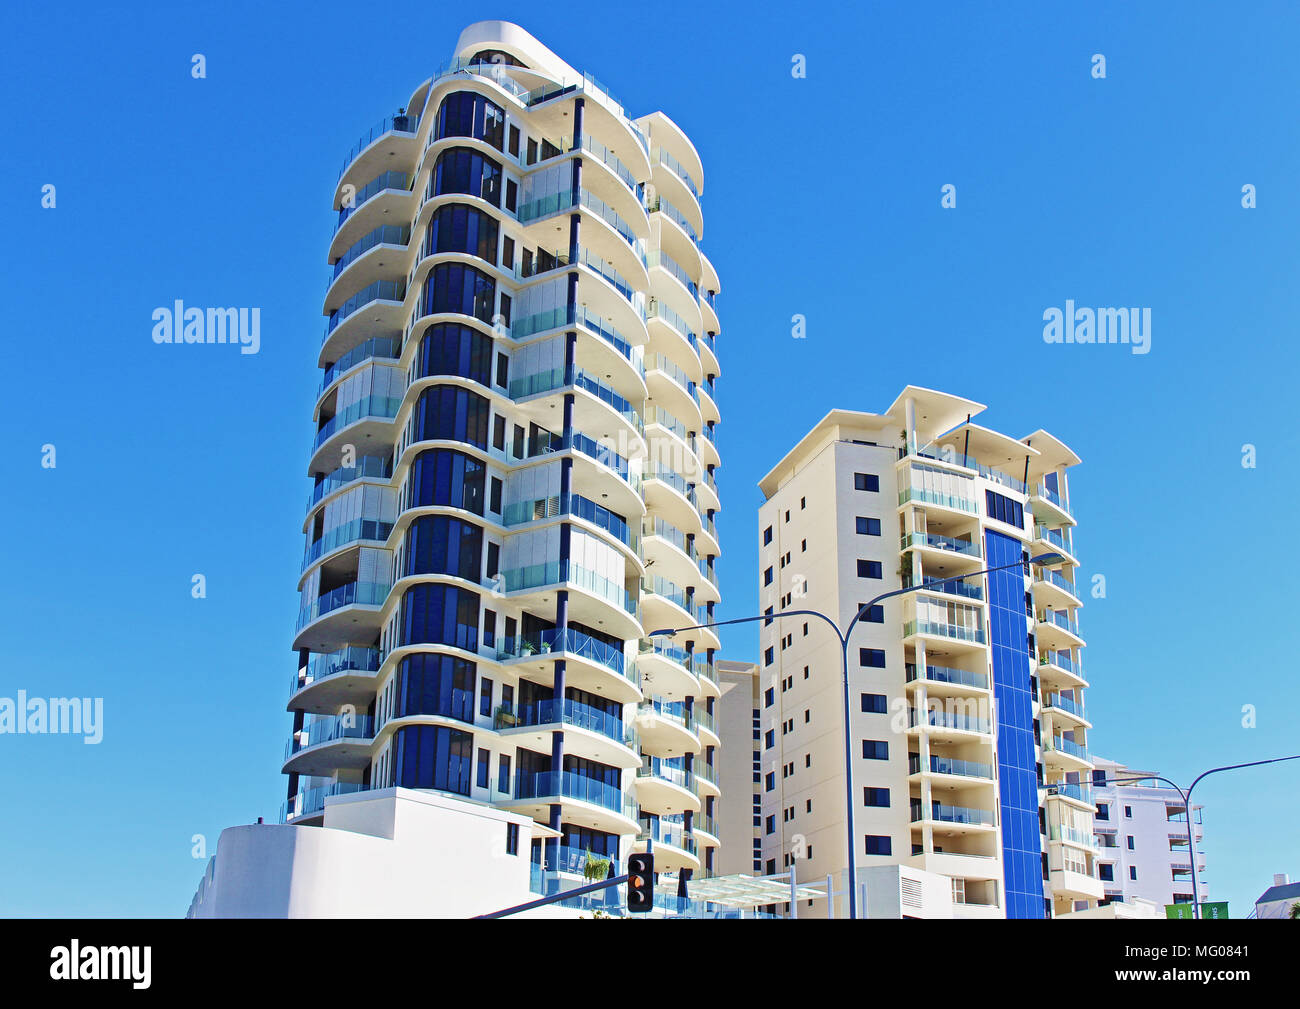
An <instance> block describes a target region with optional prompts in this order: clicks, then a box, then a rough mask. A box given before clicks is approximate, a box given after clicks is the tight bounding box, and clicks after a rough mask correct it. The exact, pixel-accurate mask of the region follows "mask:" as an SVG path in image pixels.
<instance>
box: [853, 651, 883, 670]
mask: <svg viewBox="0 0 1300 1009" xmlns="http://www.w3.org/2000/svg"><path fill="white" fill-rule="evenodd" d="M858 665H860V666H864V667H866V668H869V669H884V668H885V650H884V649H883V648H859V649H858Z"/></svg>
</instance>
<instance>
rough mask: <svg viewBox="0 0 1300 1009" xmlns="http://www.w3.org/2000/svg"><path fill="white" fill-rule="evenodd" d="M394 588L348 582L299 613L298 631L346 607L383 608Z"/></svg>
mask: <svg viewBox="0 0 1300 1009" xmlns="http://www.w3.org/2000/svg"><path fill="white" fill-rule="evenodd" d="M391 589H392V586H391V585H389V584H388V583H386V582H348V583H347V584H346V585H340V586H339V587H338V588H335V589H331V590H330V591H329V592H326V593H325V594H324V595H321V596H319V597H318V598H316V599H314V600H312V602H310V603H308V604H307V605H306V606H304V607H303V608H302V609H301V610H299V612H298V622H297V627H296V630H299V631H300V630H302V629H303V628H304V627H306V626H307V625H308V624H309V623H311V622H312V621H313V620H317V619H319V618H320V617H323V616H325V615H326V614H327V613H332V612H333V611H334V610H337V609H340V608H341V607H344V606H353V605H357V606H382V605H383V604H384V600H386V599H387V598H388V593H389V591H390V590H391Z"/></svg>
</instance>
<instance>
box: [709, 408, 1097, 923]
mask: <svg viewBox="0 0 1300 1009" xmlns="http://www.w3.org/2000/svg"><path fill="white" fill-rule="evenodd" d="M983 410H984V406H983V405H981V404H979V403H976V402H974V401H972V400H968V399H963V398H961V397H958V396H953V395H948V394H945V393H941V392H935V391H932V390H929V389H923V388H918V387H914V386H909V387H907V388H906V389H904V390H903V392H902V393H901V394H900V395H899V397H898V398H897V399H896V400H895V401H894V403H893V404H892V405H891V406H890V407H889V408H888V409H887V410H886V411H885V412H884V413H881V414H872V413H860V412H854V411H847V410H833V411H831V412H830V413H828V414H827V415H826V417H825V418H823V419H822V420H821V421H820V422H819V423H818V424H817V425H816V426H815V427H814V428H813V429H812V430H811V431H810V432H808V434H807V435H805V436H804V437H803V439H802V440H800V442H799V443H798V444H797V445H796V446H795V447H794V448H793V449H792V450H791V451H790V452H789V453H788V454H787V455H786V456H785V458H783V459H782V460H781V461H780V462H779V463H777V465H776V466H775V467H774V468H773V469H772V471H771V472H770V473H768V474H767V476H765V477H764V478H763V479H762V480H761V481H760V483H759V487H760V489H761V490H762V492H763V495H764V498H765V501H764V503H763V504H762V505H761V506H760V508H759V526H758V528H759V540H760V541H759V558H760V559H759V585H760V605H761V607H762V608H763V611H764V612H766V613H777V612H781V611H786V610H791V609H811V610H817V611H821V612H823V613H825V614H827V615H828V616H830V617H832V618H833V619H834V620H836V621H837V622H838V624H839V626H840V627H841V628H844V627H847V625H848V623H849V621H850V620H851V619H852V618H853V616H854V614H855V613H857V612H858V610H859V608H860V607H862V606H863V605H864V604H866V603H867V602H869V601H871V600H873V599H874V598H875V597H877V596H879V595H881V594H883V593H886V592H890V591H893V590H898V589H902V588H915V591H913V592H909V593H907V594H904V595H902V596H899V597H897V598H893V599H888V600H886V601H884V602H883V603H881V604H879V605H877V606H875V607H873V608H872V610H871V611H869V612H868V614H867V616H866V617H865V618H864V619H863V621H862V622H861V623H860V624H859V625H858V627H857V628H855V630H854V631H853V634H852V636H851V639H850V642H849V685H850V690H849V694H850V701H849V723H850V730H849V732H850V739H849V748H850V752H851V760H852V769H851V774H852V781H851V789H846V780H845V775H846V769H845V739H844V729H843V724H844V701H843V690H842V685H841V682H842V681H841V653H840V649H839V643H838V642H837V640H836V637H835V634H834V633H833V632H832V631H831V629H830V628H829V627H827V626H826V625H825V624H823V623H821V622H820V621H818V620H816V619H815V618H804V617H798V618H792V617H787V618H783V619H781V620H773V621H772V622H771V623H763V624H760V625H759V626H760V639H759V662H758V671H757V680H756V684H755V692H756V695H757V707H758V711H759V740H758V746H759V761H758V764H759V767H758V770H759V776H758V782H757V783H756V784H755V785H754V788H755V790H756V792H757V794H758V795H759V796H760V799H759V800H758V801H759V804H760V806H761V812H760V815H759V824H760V826H759V837H758V845H757V847H756V849H755V853H754V854H755V860H754V862H753V863H752V868H751V871H755V870H757V871H760V872H762V873H765V874H773V873H779V872H783V871H785V870H786V869H787V868H788V867H789V865H790V862H791V859H798V860H799V862H798V865H797V870H798V877H799V879H800V880H801V881H802V880H819V879H825V878H826V876H827V875H833V876H834V877H835V878H836V879H837V880H845V879H846V877H845V875H844V873H845V869H846V866H847V862H848V859H847V851H846V845H847V843H848V839H847V832H846V820H847V817H846V802H847V799H846V790H847V791H848V792H849V794H850V795H851V796H852V801H853V803H854V810H853V814H854V828H855V829H854V841H853V843H854V844H855V847H856V858H857V866H858V868H859V870H860V871H861V872H865V871H866V870H869V869H871V868H873V867H879V866H884V865H901V866H905V867H907V868H909V869H920V870H924V871H927V872H930V873H937V874H939V875H942V876H946V877H948V878H950V879H951V881H952V883H951V885H952V891H953V894H952V895H953V905H954V908H955V914H956V915H957V916H959V917H980V918H983V917H989V918H1003V917H1016V918H1043V917H1056V916H1059V915H1062V914H1068V913H1071V912H1074V911H1081V910H1085V909H1087V908H1089V907H1092V906H1094V905H1095V904H1096V902H1097V900H1098V899H1099V898H1101V897H1102V886H1101V883H1100V881H1099V880H1098V879H1097V878H1096V876H1097V871H1096V864H1095V859H1096V847H1095V842H1094V838H1093V806H1092V802H1091V796H1090V792H1089V789H1090V786H1089V784H1088V778H1089V773H1090V771H1091V769H1092V764H1091V763H1090V760H1089V756H1088V748H1087V732H1088V729H1089V728H1090V723H1089V722H1088V720H1087V718H1086V717H1085V714H1084V704H1083V690H1084V688H1085V687H1086V686H1087V682H1086V681H1085V679H1084V678H1083V673H1082V667H1081V664H1080V653H1081V651H1082V649H1083V647H1084V641H1083V639H1082V637H1080V634H1079V625H1078V611H1079V608H1080V607H1081V606H1082V602H1081V591H1080V590H1079V589H1078V587H1077V583H1076V573H1077V569H1078V562H1077V560H1076V558H1075V553H1074V544H1073V527H1074V524H1075V521H1074V517H1073V515H1072V512H1071V507H1070V499H1069V491H1068V482H1067V475H1066V474H1067V470H1068V469H1069V468H1070V467H1072V466H1074V465H1076V464H1077V463H1078V462H1079V459H1078V457H1077V456H1075V454H1074V453H1073V452H1072V451H1071V450H1070V449H1069V448H1068V447H1067V446H1066V445H1064V444H1063V443H1062V442H1061V441H1059V440H1057V439H1056V438H1055V437H1053V436H1052V435H1050V434H1048V433H1047V432H1045V431H1041V430H1039V431H1035V432H1034V433H1033V434H1031V435H1028V436H1027V437H1024V438H1014V437H1010V436H1008V435H1004V434H1000V433H998V432H996V431H993V430H990V429H989V428H986V427H982V426H980V425H978V424H975V423H973V422H972V419H971V418H973V417H974V416H976V415H978V414H980V413H981V412H982V411H983ZM1047 556H1051V557H1052V558H1053V559H1052V560H1051V561H1050V562H1049V563H1046V564H1039V565H1031V564H1029V563H1028V560H1029V558H1031V557H1047ZM990 568H1002V570H999V571H996V572H990V573H985V572H986V569H990ZM958 577H960V580H952V579H955V578H958ZM719 668H720V670H721V665H720V667H719ZM725 705H726V700H725V695H724V700H723V706H724V710H725ZM724 718H725V715H724ZM729 729H730V730H731V731H734V732H735V733H736V734H737V738H736V739H735V742H734V744H733V742H732V740H731V739H729V738H728V735H729V732H728V730H729ZM747 729H748V727H745V726H742V724H741V720H740V719H738V718H737V719H736V720H735V721H734V728H733V722H731V721H727V722H726V724H725V725H724V727H723V732H722V735H723V738H724V748H723V751H722V752H723V753H724V754H727V753H733V755H734V752H736V751H743V750H744V749H745V748H746V747H747V746H748V745H750V741H751V739H752V730H749V731H747ZM727 794H728V795H733V796H736V797H737V798H739V796H740V795H743V794H745V793H744V791H743V790H742V789H741V787H740V783H739V782H738V783H737V786H736V787H735V789H734V791H733V790H731V789H728V790H727ZM727 843H731V842H730V839H728V842H727ZM741 843H743V842H741ZM725 851H726V844H724V852H725ZM724 857H725V856H724ZM733 857H738V855H736V856H733ZM729 864H734V862H733V861H732V860H730V859H729ZM860 878H861V876H860ZM839 888H840V889H843V887H842V886H840V887H839ZM838 903H839V905H840V906H839V908H838V911H837V913H843V911H844V909H843V904H844V903H846V902H844V901H839V902H838ZM861 903H862V902H860V905H861ZM801 910H802V909H801Z"/></svg>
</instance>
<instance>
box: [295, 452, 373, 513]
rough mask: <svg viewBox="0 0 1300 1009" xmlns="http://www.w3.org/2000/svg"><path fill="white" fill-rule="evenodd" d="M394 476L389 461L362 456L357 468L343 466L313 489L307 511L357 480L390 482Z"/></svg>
mask: <svg viewBox="0 0 1300 1009" xmlns="http://www.w3.org/2000/svg"><path fill="white" fill-rule="evenodd" d="M392 476H393V468H392V466H391V465H389V463H388V461H387V460H385V459H381V458H379V457H378V456H369V455H368V456H362V457H361V459H359V460H358V461H357V464H356V465H355V466H341V467H339V468H338V469H336V470H334V471H333V472H332V473H330V474H328V475H327V476H326V477H325V478H324V479H323V480H321V481H320V482H319V483H318V484H316V485H315V486H314V487H312V489H311V493H310V494H308V495H307V510H308V511H311V509H312V508H314V507H315V506H316V505H317V504H319V503H320V501H321V499H322V498H323V497H325V496H326V495H327V494H332V493H334V491H336V490H338V489H339V488H341V487H346V486H347V485H348V484H350V483H353V482H354V481H356V480H364V479H366V478H368V477H369V478H373V479H376V480H390V479H392Z"/></svg>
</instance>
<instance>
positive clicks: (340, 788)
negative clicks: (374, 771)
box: [280, 781, 365, 823]
mask: <svg viewBox="0 0 1300 1009" xmlns="http://www.w3.org/2000/svg"><path fill="white" fill-rule="evenodd" d="M364 790H365V786H364V785H362V784H361V783H359V782H352V781H336V782H332V783H331V784H328V785H319V786H317V787H315V788H307V789H304V790H302V791H300V792H298V793H297V794H296V795H295V796H294V797H293V798H292V799H289V800H287V801H285V802H283V803H281V805H280V822H281V823H288V822H289V821H290V820H292V819H294V818H296V817H299V816H310V815H311V814H313V813H319V812H321V811H322V810H323V809H324V808H325V800H326V799H327V798H328V797H329V796H331V795H351V794H352V793H354V792H361V791H364Z"/></svg>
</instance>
